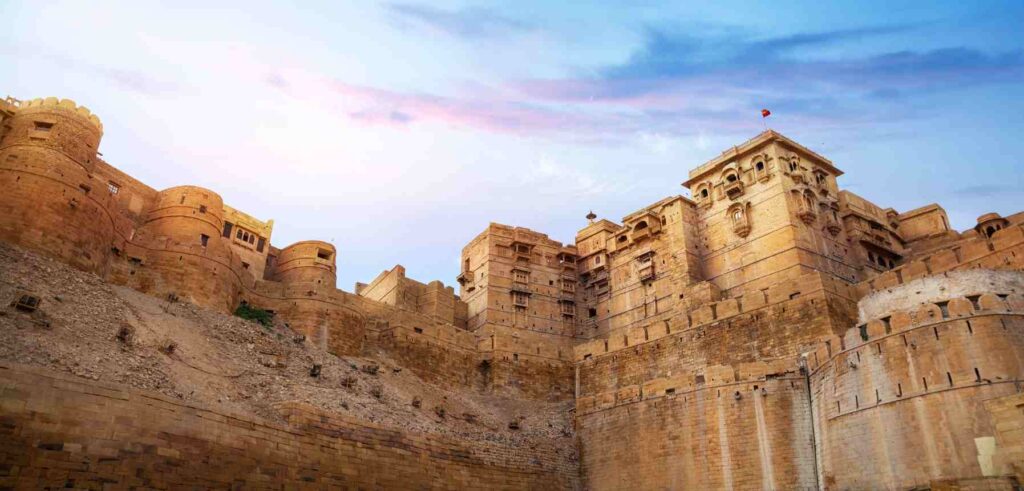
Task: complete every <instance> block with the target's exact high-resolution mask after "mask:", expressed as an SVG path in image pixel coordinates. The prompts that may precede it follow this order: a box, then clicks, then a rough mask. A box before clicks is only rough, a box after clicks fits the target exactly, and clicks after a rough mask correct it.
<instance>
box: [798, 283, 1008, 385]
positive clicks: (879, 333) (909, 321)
mask: <svg viewBox="0 0 1024 491" xmlns="http://www.w3.org/2000/svg"><path fill="white" fill-rule="evenodd" d="M1020 276H1021V277H1022V278H1024V275H1020ZM996 314H998V315H1019V316H1024V294H1022V293H1021V292H1016V291H1010V290H1006V291H997V292H978V293H975V294H971V295H964V296H958V297H949V298H948V299H945V300H941V301H937V302H923V303H921V305H920V306H919V307H917V308H912V309H904V310H897V311H894V312H891V313H889V314H888V315H885V316H884V317H880V318H876V319H872V320H870V321H868V322H865V323H863V324H860V325H858V326H855V327H852V328H850V329H847V330H846V332H845V333H844V334H843V336H842V337H840V336H831V337H830V338H829V339H826V340H825V341H824V342H823V343H821V344H820V345H819V346H818V347H817V348H816V349H814V350H813V351H809V352H807V353H804V354H803V355H801V356H802V357H803V358H805V359H806V363H807V367H808V369H809V370H811V371H812V372H813V371H816V370H817V369H818V368H820V367H821V366H822V365H824V364H825V363H826V362H828V361H829V360H831V359H833V358H835V357H837V356H839V355H841V354H843V353H847V352H851V351H856V350H858V349H860V348H862V347H864V346H866V345H870V344H873V343H876V342H877V341H879V340H880V339H882V338H887V337H890V336H896V335H900V334H904V333H906V332H909V331H913V330H917V329H920V328H923V327H930V326H932V325H935V324H941V323H946V322H949V321H952V320H958V319H967V318H970V317H980V316H985V315H996Z"/></svg>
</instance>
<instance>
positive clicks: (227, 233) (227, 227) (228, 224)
mask: <svg viewBox="0 0 1024 491" xmlns="http://www.w3.org/2000/svg"><path fill="white" fill-rule="evenodd" d="M233 226H234V224H232V223H231V222H224V233H222V234H221V235H222V236H224V237H227V238H231V227H233Z"/></svg>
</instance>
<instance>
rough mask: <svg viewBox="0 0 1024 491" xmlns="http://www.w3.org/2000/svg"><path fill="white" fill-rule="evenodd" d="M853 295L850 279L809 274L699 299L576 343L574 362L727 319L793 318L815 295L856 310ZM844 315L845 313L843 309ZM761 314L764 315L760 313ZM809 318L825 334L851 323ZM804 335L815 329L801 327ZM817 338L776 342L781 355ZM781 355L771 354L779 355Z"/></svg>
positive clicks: (790, 352)
mask: <svg viewBox="0 0 1024 491" xmlns="http://www.w3.org/2000/svg"><path fill="white" fill-rule="evenodd" d="M853 294H854V292H853V291H852V290H851V288H850V286H849V284H847V283H845V282H843V281H840V280H837V279H835V278H834V277H833V276H830V275H825V274H821V273H810V274H807V275H803V276H801V277H800V278H798V279H796V280H790V281H785V282H782V283H779V284H777V285H775V286H773V287H771V288H769V289H767V290H766V291H757V292H754V293H750V294H745V295H740V296H736V297H733V298H728V299H725V300H719V301H711V302H697V303H696V304H699V305H700V306H697V308H695V309H693V310H691V311H689V312H685V311H682V312H672V313H667V314H666V315H665V316H662V317H658V318H653V319H651V322H650V323H649V324H647V325H642V326H637V327H631V328H627V329H620V330H614V331H611V332H610V333H609V334H608V336H607V338H603V339H594V340H591V341H588V342H584V343H581V344H578V345H577V346H575V349H574V350H573V352H574V356H573V359H574V361H577V362H581V361H583V360H585V359H589V358H597V357H603V356H607V355H610V354H613V353H614V352H617V351H620V350H626V349H629V347H631V346H637V345H643V344H646V343H649V342H651V341H654V340H657V339H659V338H662V337H665V336H668V335H672V334H674V333H681V332H684V331H686V332H689V331H693V330H695V329H698V328H707V327H710V326H719V325H722V323H723V322H729V323H733V322H736V323H740V324H743V323H756V322H758V321H759V320H761V319H762V317H763V316H766V315H767V316H776V315H783V314H786V313H790V316H791V317H792V315H793V314H792V311H794V310H797V311H799V310H800V309H804V312H807V313H813V312H814V310H815V309H814V308H813V305H811V308H808V306H803V308H802V306H801V305H803V304H805V303H806V302H807V301H808V300H810V299H812V298H813V299H815V300H820V301H827V302H828V303H829V304H835V306H834V309H838V310H841V311H845V310H847V309H849V310H850V311H851V312H852V309H853V300H852V299H851V296H852V295H853ZM790 305H792V306H790ZM838 314H839V313H838V312H830V313H828V315H830V316H837V315H838ZM844 314H846V313H845V312H844ZM759 315H760V316H762V317H759ZM852 320H853V319H850V320H849V321H851V322H850V323H852ZM805 322H808V324H807V325H806V326H805V327H806V328H807V329H811V330H817V331H820V333H823V334H827V333H829V330H834V331H835V332H843V331H844V330H845V329H846V328H847V327H848V326H849V325H850V323H847V317H846V316H845V315H844V316H843V317H842V319H837V320H836V321H835V322H831V323H825V324H823V325H822V324H819V325H813V324H811V323H810V322H809V321H808V320H805ZM772 326H773V328H783V329H784V328H785V326H784V325H779V324H772ZM803 334H811V333H809V332H803ZM775 337H776V341H775V342H777V341H778V340H791V341H797V340H796V339H794V338H791V337H784V336H782V337H779V336H777V335H776V336H775ZM815 340H816V337H814V336H812V335H808V336H806V338H803V337H802V338H801V339H800V340H799V341H797V342H796V344H793V346H792V347H793V350H790V351H786V350H782V349H781V347H782V346H776V347H777V349H778V350H777V354H783V353H784V354H787V355H792V354H795V353H799V352H800V347H801V346H802V345H803V343H810V342H814V341H815ZM777 354H776V355H772V356H778V355H777ZM713 363H717V362H713ZM721 363H725V361H724V360H723V361H722V362H721Z"/></svg>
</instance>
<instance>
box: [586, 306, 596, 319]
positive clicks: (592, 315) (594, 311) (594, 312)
mask: <svg viewBox="0 0 1024 491" xmlns="http://www.w3.org/2000/svg"><path fill="white" fill-rule="evenodd" d="M587 314H589V315H590V317H597V309H595V308H593V307H591V308H589V309H587Z"/></svg>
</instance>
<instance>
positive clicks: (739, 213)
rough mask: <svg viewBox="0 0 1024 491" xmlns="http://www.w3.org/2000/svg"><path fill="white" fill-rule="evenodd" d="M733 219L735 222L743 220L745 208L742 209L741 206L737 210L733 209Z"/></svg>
mask: <svg viewBox="0 0 1024 491" xmlns="http://www.w3.org/2000/svg"><path fill="white" fill-rule="evenodd" d="M732 221H733V222H735V223H740V222H741V221H743V210H741V209H739V208H736V209H735V210H733V212H732Z"/></svg>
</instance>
